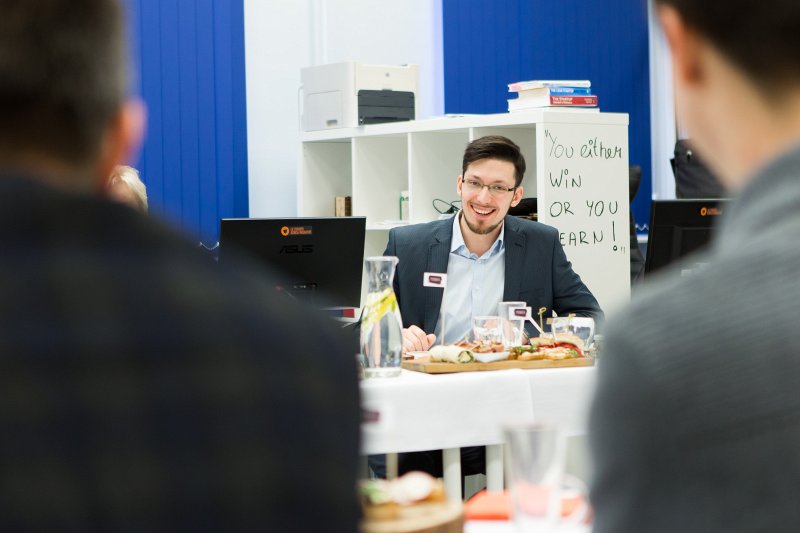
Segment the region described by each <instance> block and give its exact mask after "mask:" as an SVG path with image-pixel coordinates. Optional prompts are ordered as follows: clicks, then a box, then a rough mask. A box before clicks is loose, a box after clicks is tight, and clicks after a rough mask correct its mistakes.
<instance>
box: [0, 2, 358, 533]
mask: <svg viewBox="0 0 800 533" xmlns="http://www.w3.org/2000/svg"><path fill="white" fill-rule="evenodd" d="M122 28H123V23H122V16H121V5H120V3H119V2H118V1H117V0H0V242H1V243H2V246H3V250H2V254H0V457H1V458H2V459H0V531H14V532H19V531H37V532H38V531H115V532H125V531H148V532H162V531H163V532H167V531H169V532H174V531H192V532H197V531H200V532H203V531H354V530H355V529H356V522H357V514H358V507H357V502H356V500H355V493H354V485H355V477H356V474H355V473H356V462H357V454H358V386H357V382H356V370H355V358H354V355H353V353H352V351H350V350H346V349H344V348H343V347H342V344H341V343H340V339H339V335H338V331H336V330H331V329H328V327H327V324H325V323H319V321H318V319H316V318H315V317H313V316H309V313H308V312H307V311H305V310H302V309H297V308H295V307H294V306H293V305H292V304H291V303H290V302H288V301H286V300H283V299H281V300H280V301H276V296H275V293H274V292H273V290H272V288H271V285H270V284H269V283H268V282H265V281H264V280H263V277H264V276H263V275H262V274H261V273H260V272H256V271H250V270H248V269H247V268H240V269H236V270H234V269H233V268H232V267H231V266H230V264H229V263H226V265H215V264H212V263H210V262H208V261H207V260H206V259H205V258H204V257H202V256H199V255H198V252H197V251H196V250H195V249H194V247H193V245H192V244H190V243H187V242H185V241H184V240H183V239H182V238H180V237H178V236H177V235H176V234H174V233H172V232H171V231H170V230H167V229H166V228H164V227H162V226H160V225H159V224H157V223H156V222H155V221H153V220H150V219H148V218H146V217H142V216H140V215H139V214H137V213H135V212H133V211H131V210H130V209H127V208H125V207H123V206H121V205H119V204H116V203H113V202H108V201H105V200H104V199H102V198H101V196H102V195H103V194H104V187H105V185H106V183H107V179H108V176H109V175H110V173H111V172H112V170H113V168H114V167H115V165H117V164H119V163H120V162H121V161H123V160H125V159H126V157H127V156H129V154H130V153H131V151H132V150H133V149H134V148H135V147H136V145H137V144H138V142H139V136H140V133H139V132H140V131H141V122H142V118H141V115H142V113H141V109H140V107H139V106H138V105H136V104H135V103H131V102H126V101H125V98H124V95H125V93H126V83H127V81H126V70H127V68H126V65H125V63H124V61H123V58H124V57H125V56H126V53H125V51H124V47H123V42H124V39H123V35H122V33H123V32H122ZM309 330H311V331H314V335H308V331H309ZM309 510H312V512H309Z"/></svg>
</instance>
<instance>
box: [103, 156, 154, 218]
mask: <svg viewBox="0 0 800 533" xmlns="http://www.w3.org/2000/svg"><path fill="white" fill-rule="evenodd" d="M107 194H108V197H109V198H111V199H112V200H114V201H115V202H120V203H123V204H125V205H127V206H130V207H131V208H133V209H136V210H137V211H140V212H142V213H147V188H146V187H145V185H144V183H143V182H142V180H141V178H140V177H139V171H138V170H136V169H135V168H133V167H129V166H128V165H117V166H116V167H114V171H113V172H112V173H111V176H110V177H109V178H108V186H107Z"/></svg>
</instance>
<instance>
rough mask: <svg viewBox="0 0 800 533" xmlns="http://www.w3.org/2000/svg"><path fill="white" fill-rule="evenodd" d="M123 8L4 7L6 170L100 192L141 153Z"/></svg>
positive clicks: (92, 1)
mask: <svg viewBox="0 0 800 533" xmlns="http://www.w3.org/2000/svg"><path fill="white" fill-rule="evenodd" d="M122 18H123V17H122V6H121V4H120V2H119V0H0V166H3V167H6V168H14V169H17V170H22V171H29V172H31V173H34V174H36V175H39V176H41V177H42V178H44V179H47V180H49V181H51V182H52V183H54V184H56V185H59V186H62V187H68V188H71V189H74V190H84V191H95V192H98V191H100V190H102V188H103V187H105V185H106V182H107V179H108V176H109V175H110V174H111V172H112V170H113V168H114V166H116V165H117V164H118V163H120V162H122V161H124V160H125V159H126V158H127V157H129V156H130V154H131V153H132V152H133V151H134V150H135V149H136V148H137V147H138V143H139V140H140V137H141V129H142V123H143V120H142V116H143V115H142V109H141V107H140V105H138V103H134V102H128V101H127V99H126V92H127V83H128V72H127V61H126V55H127V54H126V50H125V45H124V43H125V39H124V32H123V20H122Z"/></svg>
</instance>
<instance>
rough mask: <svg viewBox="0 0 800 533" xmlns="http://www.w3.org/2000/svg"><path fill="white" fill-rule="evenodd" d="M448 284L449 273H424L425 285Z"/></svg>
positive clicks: (423, 280) (441, 285)
mask: <svg viewBox="0 0 800 533" xmlns="http://www.w3.org/2000/svg"><path fill="white" fill-rule="evenodd" d="M445 285H447V274H440V273H438V272H425V273H424V274H423V275H422V286H423V287H441V288H444V286H445Z"/></svg>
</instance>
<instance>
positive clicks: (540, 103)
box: [508, 94, 597, 111]
mask: <svg viewBox="0 0 800 533" xmlns="http://www.w3.org/2000/svg"><path fill="white" fill-rule="evenodd" d="M537 107H597V95H594V94H583V95H578V94H544V95H542V96H540V97H535V98H513V99H511V100H509V101H508V110H509V111H519V110H520V109H529V108H537Z"/></svg>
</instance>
